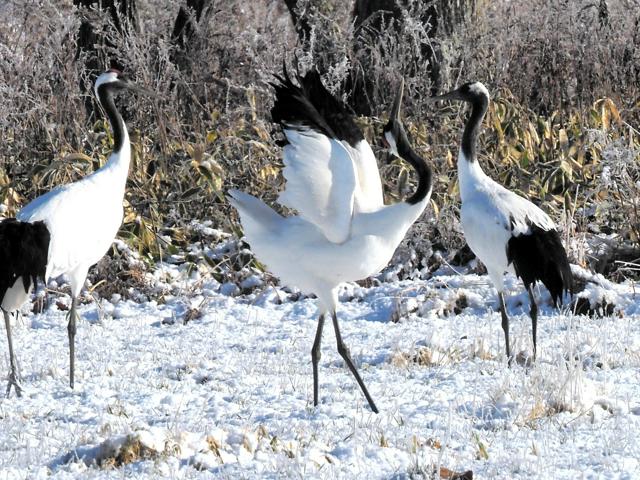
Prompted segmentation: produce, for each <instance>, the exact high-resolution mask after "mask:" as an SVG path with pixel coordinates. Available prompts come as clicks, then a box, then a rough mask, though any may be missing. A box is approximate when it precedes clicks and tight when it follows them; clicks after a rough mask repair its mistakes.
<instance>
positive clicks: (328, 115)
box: [271, 68, 364, 146]
mask: <svg viewBox="0 0 640 480" xmlns="http://www.w3.org/2000/svg"><path fill="white" fill-rule="evenodd" d="M275 77H276V79H277V80H278V82H277V83H272V84H271V85H272V86H273V88H274V89H275V91H276V101H275V103H274V105H273V108H272V109H271V117H272V118H273V121H274V122H276V123H279V124H280V125H282V126H286V127H287V128H296V127H308V128H311V129H313V130H315V131H317V132H320V133H322V134H324V135H326V136H328V137H329V138H335V139H338V140H345V141H346V142H348V143H349V144H350V145H352V146H355V145H356V144H357V143H358V142H359V141H360V140H363V139H364V135H363V133H362V131H361V130H360V129H359V128H358V126H357V125H356V123H355V121H354V119H353V115H352V114H350V113H349V111H348V109H347V107H346V105H345V104H344V103H343V102H341V101H340V100H338V99H337V98H336V97H334V96H333V95H331V93H330V92H329V91H328V90H327V89H326V88H325V86H324V85H323V84H322V80H321V79H320V74H319V73H318V71H317V70H315V69H312V70H310V71H309V72H307V73H306V74H305V75H304V76H301V75H300V74H296V76H295V77H296V80H297V82H298V85H296V84H295V83H293V81H292V80H291V78H290V77H289V74H288V73H287V70H286V68H284V69H283V75H282V76H279V75H276V76H275Z"/></svg>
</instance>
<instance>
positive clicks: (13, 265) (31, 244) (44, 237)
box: [0, 218, 51, 396]
mask: <svg viewBox="0 0 640 480" xmlns="http://www.w3.org/2000/svg"><path fill="white" fill-rule="evenodd" d="M50 240H51V235H50V234H49V230H48V229H47V226H46V225H45V223H44V222H34V223H28V222H20V221H18V220H16V219H15V218H8V219H6V220H2V221H1V222H0V307H2V314H3V316H4V325H5V328H6V330H7V340H8V344H9V366H10V371H9V382H8V384H7V396H9V393H10V392H11V387H12V386H13V387H15V389H16V394H17V395H18V396H20V395H21V394H22V387H20V382H19V380H18V369H17V366H16V357H15V354H14V351H13V342H12V340H11V320H10V318H9V314H10V311H12V310H16V309H18V308H20V305H21V304H22V302H24V301H25V300H26V298H27V295H28V294H29V290H30V288H31V286H32V285H34V284H35V283H36V282H37V281H38V279H40V280H42V281H44V280H45V274H46V271H47V260H48V258H49V241H50ZM19 279H21V283H22V285H20V284H18V285H16V282H17V281H19ZM14 286H16V289H14V290H12V291H11V293H10V294H9V295H7V292H8V291H9V290H10V289H11V288H12V287H14ZM20 287H23V288H24V295H21V294H20V293H21V292H20Z"/></svg>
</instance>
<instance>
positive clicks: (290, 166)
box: [229, 70, 431, 413]
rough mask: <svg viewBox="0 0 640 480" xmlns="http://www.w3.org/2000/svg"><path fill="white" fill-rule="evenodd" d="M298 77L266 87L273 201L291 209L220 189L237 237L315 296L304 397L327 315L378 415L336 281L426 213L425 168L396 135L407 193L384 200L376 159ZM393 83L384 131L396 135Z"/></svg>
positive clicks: (312, 78) (380, 258)
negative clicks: (347, 339) (348, 335)
mask: <svg viewBox="0 0 640 480" xmlns="http://www.w3.org/2000/svg"><path fill="white" fill-rule="evenodd" d="M296 77H297V83H298V85H296V84H295V83H294V82H293V81H292V80H291V78H290V77H289V76H288V74H287V72H286V70H285V72H284V75H283V76H282V77H277V79H278V83H277V84H274V85H273V86H274V88H275V93H276V100H275V104H274V106H273V108H272V110H271V115H272V118H273V120H274V122H277V123H279V124H280V125H281V127H282V129H283V131H284V135H285V137H286V141H287V144H286V146H285V147H284V165H285V168H284V172H283V173H284V177H285V179H286V188H285V190H284V192H282V193H281V195H280V197H279V199H278V202H279V203H280V204H282V205H284V206H287V207H290V208H293V209H295V210H297V212H298V215H296V216H290V217H283V216H281V215H279V214H278V213H276V212H275V211H274V210H272V209H271V207H269V206H267V205H266V204H265V203H264V202H263V201H262V200H260V199H258V198H256V197H253V196H251V195H248V194H246V193H243V192H240V191H238V190H230V191H229V196H230V197H229V201H230V202H231V204H232V205H233V206H234V207H235V208H236V209H237V210H238V212H239V214H240V220H241V222H242V227H243V229H244V234H245V236H246V238H247V240H248V241H249V243H250V244H251V247H252V249H253V251H254V252H255V254H256V256H257V257H258V258H259V259H260V260H261V261H262V262H264V263H265V264H266V265H267V266H268V268H269V269H270V270H271V271H272V272H274V273H275V274H276V275H277V276H278V277H280V278H281V280H282V281H283V283H285V284H287V285H291V286H296V287H298V288H299V289H300V290H302V291H304V292H307V293H315V294H316V295H317V297H318V307H319V319H318V326H317V330H316V334H315V339H314V342H313V348H312V349H311V360H312V366H313V403H314V405H317V404H318V363H319V361H320V344H321V340H322V329H323V326H324V321H325V317H326V316H327V315H331V318H332V320H333V328H334V330H335V334H336V341H337V348H338V352H339V354H340V356H341V357H342V358H343V359H344V361H345V363H346V365H347V367H348V368H349V370H350V371H351V373H352V374H353V376H354V377H355V379H356V381H357V382H358V384H359V385H360V388H361V389H362V392H363V393H364V395H365V397H366V399H367V401H368V402H369V406H370V407H371V410H372V411H373V412H375V413H378V408H377V407H376V405H375V403H374V401H373V399H372V398H371V395H369V392H368V390H367V388H366V387H365V384H364V382H363V381H362V378H361V377H360V375H359V373H358V371H357V369H356V367H355V365H354V363H353V360H352V359H351V355H350V353H349V350H348V348H347V347H346V345H345V344H344V341H343V339H342V335H341V333H340V328H339V326H338V317H337V314H336V309H337V307H338V295H337V287H338V285H339V284H340V283H342V282H349V281H356V280H360V279H363V278H366V277H369V276H370V275H373V274H375V273H377V272H379V271H380V270H381V269H382V268H384V267H385V266H386V265H387V263H388V262H389V260H390V259H391V256H392V255H393V252H394V251H395V249H396V247H397V246H398V244H399V243H400V241H401V240H402V239H403V237H404V236H405V234H406V232H407V230H408V229H409V227H410V226H411V225H412V224H413V222H414V221H415V220H416V219H417V218H418V217H419V216H420V214H421V213H422V212H423V210H424V209H425V207H426V205H427V203H428V202H429V198H430V196H431V168H430V167H429V165H427V163H426V162H425V161H424V160H423V159H421V158H420V157H418V156H417V155H416V154H415V153H414V152H413V150H411V147H410V146H409V144H408V143H407V141H406V135H401V136H400V137H399V143H397V144H396V147H397V148H395V149H394V153H395V154H396V155H401V156H403V158H404V159H405V160H406V161H407V162H409V163H410V164H411V165H412V166H413V168H414V169H415V170H416V172H417V174H418V187H417V190H416V192H415V193H414V194H413V195H412V196H411V197H409V198H408V199H407V200H406V201H404V202H401V203H396V204H394V205H384V203H383V198H382V185H381V182H380V174H379V172H378V166H377V163H376V159H375V156H374V155H373V152H372V150H371V147H370V146H369V143H368V142H367V141H366V140H365V138H364V136H363V134H362V131H361V130H360V129H359V128H358V127H357V125H356V124H355V122H354V119H353V117H352V115H350V114H349V113H348V111H347V109H346V107H345V106H344V104H343V103H342V102H340V101H339V100H338V99H336V98H335V97H334V96H333V95H331V94H330V93H329V91H327V89H326V88H325V87H324V85H323V84H322V81H321V79H320V75H319V74H318V72H317V71H315V70H311V71H309V72H308V73H307V74H306V75H304V76H300V75H299V74H298V75H297V76H296ZM402 91H403V89H402V86H401V88H400V90H399V92H398V95H397V96H396V99H395V102H394V105H393V113H392V115H391V119H390V120H389V124H388V125H387V127H385V130H394V131H398V132H400V131H402V132H403V133H404V130H403V128H402V125H401V124H400V103H401V101H402Z"/></svg>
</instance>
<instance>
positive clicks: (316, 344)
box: [311, 313, 324, 406]
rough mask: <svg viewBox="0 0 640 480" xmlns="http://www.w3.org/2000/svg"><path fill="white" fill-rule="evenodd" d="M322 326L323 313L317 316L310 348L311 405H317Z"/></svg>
mask: <svg viewBox="0 0 640 480" xmlns="http://www.w3.org/2000/svg"><path fill="white" fill-rule="evenodd" d="M323 328H324V313H323V314H322V315H320V318H318V328H317V330H316V337H315V339H314V340H313V347H312V348H311V362H312V363H313V405H314V406H317V405H318V363H319V362H320V356H321V353H320V344H321V343H322V329H323Z"/></svg>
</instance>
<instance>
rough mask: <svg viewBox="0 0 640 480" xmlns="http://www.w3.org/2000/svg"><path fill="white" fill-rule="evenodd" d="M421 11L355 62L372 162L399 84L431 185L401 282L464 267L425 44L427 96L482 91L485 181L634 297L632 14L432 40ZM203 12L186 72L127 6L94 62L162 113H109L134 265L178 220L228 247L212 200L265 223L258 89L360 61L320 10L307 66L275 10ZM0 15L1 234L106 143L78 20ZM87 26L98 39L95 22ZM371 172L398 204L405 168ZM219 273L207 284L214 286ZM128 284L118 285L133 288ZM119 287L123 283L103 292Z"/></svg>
mask: <svg viewBox="0 0 640 480" xmlns="http://www.w3.org/2000/svg"><path fill="white" fill-rule="evenodd" d="M303 3H304V2H303ZM417 3H418V2H416V1H408V2H406V5H405V4H404V3H403V5H405V7H403V8H404V10H403V11H402V15H403V17H402V18H403V24H402V25H401V26H398V25H390V26H389V27H388V28H386V29H383V31H382V32H381V33H380V34H379V35H370V36H367V37H366V39H367V40H366V41H367V42H370V44H369V45H367V46H366V48H364V49H360V50H359V53H358V55H362V54H363V53H362V52H369V53H370V54H371V59H370V60H371V61H369V62H368V63H366V65H367V66H368V67H367V68H368V69H369V71H366V72H364V73H365V74H366V75H370V76H373V77H374V78H376V79H378V81H377V82H376V83H375V90H374V91H372V92H370V94H371V98H373V99H375V102H374V103H373V105H374V108H373V110H372V112H371V113H372V116H371V117H369V118H362V119H361V124H362V126H363V128H364V130H365V133H366V135H367V137H368V138H369V140H370V141H371V143H372V144H373V146H374V151H375V152H376V153H380V148H379V145H378V141H379V140H378V139H379V135H380V131H381V127H382V123H383V121H384V115H385V109H386V107H387V105H386V102H387V99H388V98H389V97H390V95H391V94H392V90H393V88H394V87H395V85H396V84H397V81H398V79H399V78H400V76H404V77H405V79H406V91H407V95H406V105H405V111H406V116H405V120H406V123H407V125H408V130H409V132H410V135H411V138H412V141H413V142H414V143H415V145H416V149H417V151H418V152H419V154H421V155H422V156H424V157H425V158H426V159H427V160H428V161H429V162H431V163H432V164H433V165H434V167H435V170H436V173H437V174H436V177H435V181H436V183H435V185H434V195H433V200H432V205H431V208H429V209H427V213H426V214H425V215H424V217H423V218H422V219H420V220H419V221H418V222H417V223H416V225H415V227H414V228H413V229H412V230H411V231H410V233H409V235H408V236H407V238H406V240H405V242H404V243H403V245H402V246H401V248H400V249H399V250H398V252H397V254H396V257H395V259H394V262H393V263H394V264H396V265H402V268H400V269H399V270H398V271H397V272H396V275H397V277H399V278H416V277H420V276H427V275H429V273H430V271H431V267H432V266H433V265H434V263H433V262H434V259H433V256H434V254H437V255H440V257H439V258H442V259H444V260H446V261H454V259H455V257H456V254H457V253H458V251H459V250H460V249H462V248H463V247H464V240H463V238H462V235H461V231H460V228H459V225H458V223H457V208H458V204H459V200H458V192H457V182H456V168H455V167H456V156H457V141H458V139H459V135H460V130H461V128H462V125H463V111H461V110H459V109H457V108H453V107H451V106H442V107H439V108H438V109H437V110H434V109H433V106H432V105H429V104H428V103H427V102H426V97H427V96H428V95H429V94H430V91H431V89H432V87H433V85H432V83H431V80H430V78H431V77H429V76H428V75H427V71H428V67H429V65H427V64H426V63H427V60H428V59H427V57H426V56H425V57H424V58H422V57H421V55H426V53H423V52H427V51H429V52H430V50H428V49H425V48H423V46H424V45H425V42H435V44H437V46H438V50H439V51H440V52H441V58H440V65H439V66H438V67H439V72H440V81H441V82H442V88H447V87H450V86H452V85H454V84H458V83H460V82H462V81H466V80H470V79H480V80H482V81H483V82H484V83H485V84H487V86H488V87H489V88H490V90H491V91H492V96H493V102H492V104H491V107H490V110H489V113H488V116H487V119H486V121H485V129H484V133H483V135H482V136H481V142H482V145H481V149H480V151H481V152H482V157H481V159H480V160H481V162H482V163H483V166H484V167H485V169H486V171H487V173H488V174H490V175H491V176H492V177H494V178H496V179H497V180H499V181H501V182H502V183H504V184H506V185H508V186H509V187H510V188H512V189H514V190H515V191H518V192H520V193H523V194H525V195H527V196H529V197H530V198H532V199H533V200H534V201H535V202H537V203H540V204H542V205H543V207H544V208H545V209H546V210H547V211H548V212H549V213H550V214H551V215H552V217H553V218H555V219H556V220H557V221H558V222H559V223H560V225H561V226H562V228H563V230H564V233H565V237H566V239H567V240H568V239H570V238H577V239H578V240H580V241H579V242H573V243H571V244H570V251H571V255H572V257H573V258H572V259H573V261H575V262H578V263H579V264H582V265H585V266H590V267H592V268H596V269H598V270H599V271H603V272H606V273H607V274H609V275H613V274H614V273H615V274H617V275H618V276H619V278H624V277H634V278H635V277H636V276H637V268H636V265H637V263H638V262H637V259H638V258H640V254H639V253H638V252H639V250H638V242H639V235H640V233H639V232H640V226H639V225H640V217H639V214H638V211H639V210H638V205H637V199H638V198H639V196H638V193H639V192H638V185H637V184H638V180H639V177H638V176H639V175H640V173H639V171H638V167H637V165H638V161H637V160H638V156H639V152H640V132H639V131H638V130H639V129H638V125H640V86H639V85H640V69H639V67H638V65H640V34H638V31H640V28H638V25H640V13H638V12H640V9H638V8H637V7H638V3H637V0H619V1H613V0H608V1H604V0H601V1H600V2H599V3H598V2H587V1H582V0H581V1H579V2H559V3H558V2H546V1H544V0H536V1H533V2H508V1H506V0H504V1H498V2H484V1H477V2H475V5H476V8H475V10H474V15H472V16H470V18H467V19H465V20H464V22H462V23H461V24H459V25H452V26H451V28H448V29H445V30H443V31H442V33H441V34H440V35H439V36H437V37H436V38H431V37H432V34H431V33H430V32H431V30H430V29H429V26H428V25H425V24H424V23H423V22H422V20H421V15H422V14H423V13H424V12H423V10H424V8H427V6H428V5H427V4H425V5H427V6H424V7H420V8H418V7H417ZM212 5H213V6H212V13H211V14H210V15H208V16H207V17H206V22H204V23H201V24H198V48H197V49H195V48H194V49H191V50H188V51H187V52H186V53H185V54H184V55H183V56H181V57H180V65H176V64H175V63H174V62H173V61H172V58H174V57H172V55H173V54H174V51H173V50H172V49H173V48H174V47H173V46H172V43H171V38H170V35H169V32H170V30H171V26H172V24H173V21H174V19H175V15H176V13H177V11H173V10H172V9H170V8H159V6H158V2H157V1H155V0H140V1H139V4H138V9H139V12H140V18H141V22H142V25H141V28H140V30H139V32H137V33H128V34H125V35H124V36H120V37H117V38H114V39H113V45H114V48H113V49H112V50H109V51H108V52H104V53H105V54H110V55H115V56H116V57H117V58H118V60H119V62H120V63H121V64H122V65H124V66H125V68H126V69H127V72H128V73H129V74H130V75H131V76H132V77H133V78H135V79H136V81H137V82H139V83H141V84H142V85H144V86H146V87H148V88H152V89H153V90H155V91H156V92H158V93H159V98H158V99H148V98H143V97H139V98H138V97H130V96H127V97H124V98H122V99H121V100H120V102H121V104H122V105H125V108H124V109H125V112H126V119H127V123H128V126H129V129H130V131H131V137H132V141H133V144H134V159H133V162H132V166H131V171H130V176H129V182H128V186H127V194H126V199H125V221H124V225H123V227H122V229H121V234H120V236H121V238H123V239H125V240H126V242H127V243H128V244H129V245H130V246H131V247H132V249H133V250H135V251H137V252H138V253H139V254H140V255H141V258H142V260H143V261H145V262H147V263H149V264H151V263H153V262H155V261H156V260H158V259H161V258H165V257H166V256H167V255H170V254H173V253H176V252H178V251H181V250H183V249H184V248H185V245H187V244H188V242H189V240H190V233H189V232H188V229H187V226H188V224H189V222H190V221H191V220H192V219H198V220H211V221H212V223H213V227H214V228H217V229H221V230H224V231H227V232H233V233H236V234H239V233H240V227H239V225H238V223H237V222H236V219H235V216H234V215H235V213H233V212H232V210H231V209H230V208H229V205H228V204H227V202H226V200H225V198H224V192H225V190H226V189H227V188H229V187H231V186H233V187H235V188H240V189H243V190H247V191H249V192H250V193H253V194H258V195H260V196H261V197H263V198H264V199H265V200H266V201H267V202H268V203H270V204H273V203H274V201H275V199H276V198H277V193H278V191H279V189H281V188H282V184H283V180H282V177H281V175H280V169H281V161H280V147H279V146H278V145H277V144H276V138H275V136H274V135H273V128H272V125H271V123H270V120H269V108H270V105H271V91H270V87H269V85H268V82H269V81H270V80H271V78H272V74H273V73H274V72H278V71H279V70H280V69H281V65H282V61H283V58H284V59H286V60H287V61H289V62H290V63H294V62H295V59H296V55H297V58H298V60H299V63H300V65H301V66H302V68H305V67H310V66H311V65H322V66H323V68H324V71H323V72H322V73H323V75H324V78H325V80H326V82H327V85H329V86H330V88H332V89H333V90H334V91H335V92H337V93H341V92H340V88H341V86H342V85H344V84H345V77H346V75H347V72H348V71H349V70H350V66H351V63H353V62H354V61H359V60H358V59H356V58H355V57H353V53H349V52H347V50H345V49H346V45H347V44H349V45H352V44H353V40H354V30H353V28H354V27H353V25H352V23H351V21H350V10H348V9H347V8H345V7H344V6H340V5H342V4H339V2H332V1H330V2H323V3H322V5H321V6H320V7H318V9H319V10H318V11H317V12H316V15H315V16H313V17H310V18H309V22H311V23H310V25H311V27H312V31H313V32H314V33H313V34H314V35H315V37H314V41H316V42H318V45H320V44H322V45H324V47H323V48H322V49H320V48H316V49H311V50H309V49H306V50H305V49H302V47H301V46H299V45H298V43H297V36H296V33H295V30H294V28H293V25H292V23H291V19H290V17H289V14H288V12H287V10H286V7H285V5H284V2H282V3H281V2H269V1H258V2H249V3H247V2H237V1H231V2H222V1H221V0H220V1H218V0H215V1H213V2H212ZM0 9H2V13H3V14H5V15H4V16H5V18H8V19H9V21H7V22H3V23H2V25H0V50H1V51H2V57H3V67H2V68H1V69H0V111H2V112H3V115H2V117H0V138H2V139H3V142H2V145H0V205H1V207H0V208H1V213H2V214H3V215H5V216H10V215H13V214H15V212H16V211H17V210H18V209H19V208H20V206H21V205H23V204H24V203H25V202H26V201H28V200H29V199H32V198H34V197H35V196H36V195H39V194H41V193H43V192H44V191H46V190H48V189H50V188H51V187H53V186H55V185H57V184H60V183H63V182H68V181H71V180H74V179H77V178H79V177H81V176H82V175H86V174H87V173H89V172H91V171H93V170H95V169H96V168H98V167H99V166H100V165H102V164H103V163H104V162H105V161H106V158H107V155H108V153H109V152H110V149H111V145H112V139H111V136H110V132H109V129H108V128H107V125H106V124H105V122H104V121H103V120H97V121H95V122H93V121H90V120H89V119H88V117H87V114H86V111H85V108H84V106H85V97H84V96H83V94H82V93H81V89H80V84H81V82H86V81H87V78H86V75H85V73H84V71H83V67H82V65H81V63H80V62H78V61H77V60H76V58H75V56H76V43H75V42H76V40H75V35H76V32H77V29H78V25H79V20H78V18H77V16H76V15H75V12H74V9H73V7H72V6H71V5H70V4H68V3H64V2H56V1H53V0H45V1H43V2H38V3H37V4H36V3H33V4H26V5H24V4H23V3H22V2H15V1H13V0H10V1H9V2H7V3H5V4H4V5H3V6H1V7H0ZM176 10H177V8H176ZM150 12H153V14H152V15H151V14H149V13H150ZM313 22H317V25H316V24H314V23H313ZM101 25H103V26H104V28H106V26H107V25H108V19H103V23H102V24H101ZM363 38H364V37H363ZM360 41H364V40H362V39H361V40H360ZM392 46H393V48H391V47H392ZM105 48H106V47H105ZM429 55H431V53H429ZM429 59H431V60H432V58H431V57H429ZM361 63H362V64H363V65H364V64H365V63H364V62H361ZM344 96H345V98H346V94H345V95H344ZM380 158H381V162H380V165H381V170H382V176H383V178H384V179H385V183H386V184H385V192H386V196H387V199H388V200H389V201H395V200H397V199H399V198H402V197H403V196H404V195H405V194H406V192H407V191H409V190H411V188H412V185H413V180H412V179H411V177H410V175H409V169H408V167H407V166H406V165H404V164H403V163H402V162H399V161H393V162H391V163H387V161H386V159H387V157H386V154H382V156H381V157H380ZM600 234H611V235H613V236H612V237H611V240H610V241H611V242H612V243H613V247H612V248H611V249H610V250H609V251H608V252H609V253H608V254H609V259H608V260H607V261H606V262H603V261H602V259H601V257H600V256H598V255H597V254H596V253H594V252H593V251H588V249H585V248H584V247H582V246H581V245H582V244H581V243H580V242H581V241H590V239H591V238H592V237H594V236H596V235H600ZM617 249H623V250H624V251H625V252H631V254H630V255H627V256H625V257H624V262H625V263H624V264H618V263H616V261H617V260H619V259H618V258H617V256H616V254H615V252H616V251H618V250H617ZM611 252H613V253H611ZM112 261H114V262H117V261H118V258H117V255H115V256H112ZM220 261H224V262H225V263H226V260H220ZM254 266H255V267H256V268H258V269H259V268H261V266H260V265H259V264H257V263H255V264H254ZM109 269H111V270H113V269H114V268H113V267H109ZM125 271H127V270H126V268H125ZM231 271H232V269H226V270H220V271H219V272H218V273H217V275H218V276H219V277H220V279H221V280H224V279H225V275H227V274H228V273H229V272H231ZM620 272H621V273H620ZM137 279H138V274H137V273H136V272H131V275H130V280H131V281H137ZM127 284H128V281H127V280H126V279H123V283H122V285H121V286H118V287H117V288H125V287H126V285H127ZM110 287H111V289H112V290H113V289H116V288H115V287H114V286H113V285H111V286H110ZM459 308H464V306H460V307H459Z"/></svg>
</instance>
